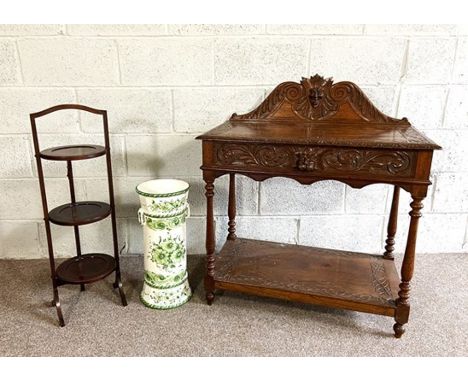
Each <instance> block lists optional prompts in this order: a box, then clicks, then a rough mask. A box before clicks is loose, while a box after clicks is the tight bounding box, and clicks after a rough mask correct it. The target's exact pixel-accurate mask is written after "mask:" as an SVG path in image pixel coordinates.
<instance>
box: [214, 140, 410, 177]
mask: <svg viewBox="0 0 468 382" xmlns="http://www.w3.org/2000/svg"><path fill="white" fill-rule="evenodd" d="M214 154H215V155H214V163H215V165H219V166H236V167H240V168H260V169H271V170H278V169H283V168H285V169H295V170H298V171H301V172H304V173H308V174H313V173H315V172H324V171H327V172H337V173H359V172H366V173H371V174H376V175H386V176H399V177H409V176H412V175H413V173H414V163H415V153H414V152H411V151H403V150H400V151H382V150H368V149H353V148H331V147H307V146H300V145H282V146H278V145H268V144H237V143H225V144H223V143H218V142H217V143H215V145H214Z"/></svg>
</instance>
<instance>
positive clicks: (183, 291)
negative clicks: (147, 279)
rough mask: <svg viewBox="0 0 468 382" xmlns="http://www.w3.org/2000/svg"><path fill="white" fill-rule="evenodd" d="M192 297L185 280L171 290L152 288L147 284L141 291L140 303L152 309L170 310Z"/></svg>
mask: <svg viewBox="0 0 468 382" xmlns="http://www.w3.org/2000/svg"><path fill="white" fill-rule="evenodd" d="M190 297H192V290H191V289H190V285H189V282H188V280H187V278H185V280H184V281H183V282H182V283H181V284H179V285H176V286H174V287H171V288H165V289H160V288H154V287H152V286H151V285H148V284H147V283H144V284H143V290H142V291H141V294H140V299H141V302H142V303H143V304H144V305H145V306H147V307H148V308H152V309H171V308H176V307H178V306H180V305H183V304H185V303H186V302H187V301H188V300H190Z"/></svg>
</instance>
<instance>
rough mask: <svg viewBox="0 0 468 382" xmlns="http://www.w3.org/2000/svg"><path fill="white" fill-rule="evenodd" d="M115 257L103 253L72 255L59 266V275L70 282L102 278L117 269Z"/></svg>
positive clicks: (90, 281)
mask: <svg viewBox="0 0 468 382" xmlns="http://www.w3.org/2000/svg"><path fill="white" fill-rule="evenodd" d="M115 266H116V264H115V259H114V258H113V257H112V256H109V255H105V254H102V253H88V254H86V255H82V256H81V257H72V258H71V259H67V260H65V261H64V262H63V263H62V264H60V265H59V266H58V267H57V270H56V274H57V277H58V278H59V279H60V280H62V281H63V282H65V283H68V284H86V283H92V282H94V281H98V280H101V279H103V278H105V277H107V276H109V275H110V274H111V273H112V272H114V270H115Z"/></svg>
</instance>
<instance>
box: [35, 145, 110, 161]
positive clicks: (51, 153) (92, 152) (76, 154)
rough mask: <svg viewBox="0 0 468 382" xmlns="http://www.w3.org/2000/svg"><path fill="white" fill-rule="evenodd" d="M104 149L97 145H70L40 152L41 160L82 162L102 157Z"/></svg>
mask: <svg viewBox="0 0 468 382" xmlns="http://www.w3.org/2000/svg"><path fill="white" fill-rule="evenodd" d="M105 153H106V148H105V147H104V146H99V145H86V144H82V145H71V146H58V147H51V148H49V149H45V150H42V151H41V154H40V156H41V158H44V159H49V160H83V159H90V158H96V157H100V156H102V155H104V154H105Z"/></svg>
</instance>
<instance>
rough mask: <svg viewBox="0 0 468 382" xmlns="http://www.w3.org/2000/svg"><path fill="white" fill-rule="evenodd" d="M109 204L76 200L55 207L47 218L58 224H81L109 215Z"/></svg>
mask: <svg viewBox="0 0 468 382" xmlns="http://www.w3.org/2000/svg"><path fill="white" fill-rule="evenodd" d="M110 213H111V208H110V205H109V204H107V203H103V202H76V203H67V204H63V205H61V206H58V207H55V208H54V209H53V210H51V211H50V212H49V220H50V221H51V222H52V223H55V224H58V225H83V224H89V223H94V222H97V221H99V220H102V219H104V218H106V217H107V216H109V215H110Z"/></svg>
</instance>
